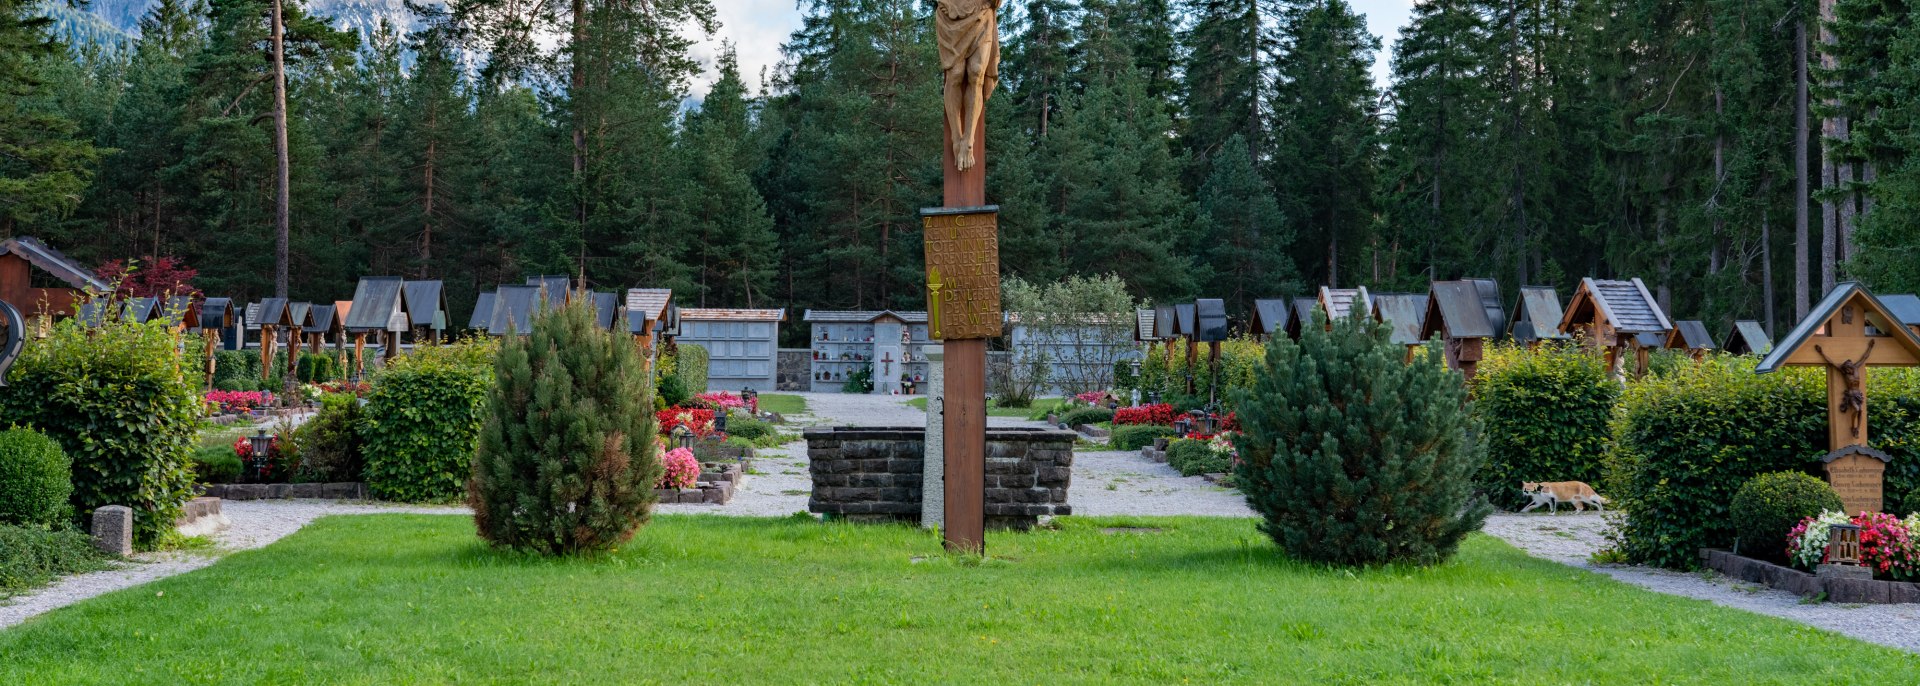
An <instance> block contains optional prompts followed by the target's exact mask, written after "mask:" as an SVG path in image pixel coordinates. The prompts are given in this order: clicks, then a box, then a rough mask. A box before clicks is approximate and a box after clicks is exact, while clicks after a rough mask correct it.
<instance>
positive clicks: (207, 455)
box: [193, 443, 243, 484]
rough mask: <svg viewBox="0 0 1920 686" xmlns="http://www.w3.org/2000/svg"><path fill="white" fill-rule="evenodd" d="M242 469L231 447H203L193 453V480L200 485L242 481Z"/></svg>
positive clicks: (224, 445)
mask: <svg viewBox="0 0 1920 686" xmlns="http://www.w3.org/2000/svg"><path fill="white" fill-rule="evenodd" d="M242 467H243V465H241V464H240V455H239V454H238V453H235V452H234V451H233V446H231V445H226V444H224V443H223V444H220V445H203V446H200V448H199V449H197V450H194V451H193V480H194V481H196V482H199V483H203V484H230V483H233V482H235V481H238V480H239V479H240V470H241V469H242Z"/></svg>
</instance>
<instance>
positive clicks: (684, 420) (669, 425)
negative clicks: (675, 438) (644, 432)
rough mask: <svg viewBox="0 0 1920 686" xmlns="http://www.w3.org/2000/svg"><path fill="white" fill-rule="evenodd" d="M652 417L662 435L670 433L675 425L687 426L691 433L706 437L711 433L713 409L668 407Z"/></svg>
mask: <svg viewBox="0 0 1920 686" xmlns="http://www.w3.org/2000/svg"><path fill="white" fill-rule="evenodd" d="M653 418H654V419H655V420H657V421H658V422H659V423H660V433H661V434H662V435H666V434H671V433H673V430H674V429H675V428H677V427H682V426H684V427H687V430H689V431H692V432H693V435H695V436H698V437H700V438H706V437H708V436H711V435H713V410H706V409H701V408H696V407H669V408H667V409H664V410H661V411H659V412H655V413H654V415H653Z"/></svg>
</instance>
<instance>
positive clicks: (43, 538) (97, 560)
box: [0, 525, 106, 598]
mask: <svg viewBox="0 0 1920 686" xmlns="http://www.w3.org/2000/svg"><path fill="white" fill-rule="evenodd" d="M104 567H106V560H105V557H104V556H102V555H101V554H100V552H99V551H98V550H95V549H94V547H93V539H92V538H91V537H89V536H87V535H86V534H84V533H81V532H79V531H75V530H72V529H69V528H65V527H60V528H53V529H45V528H40V527H29V526H11V525H0V598H5V597H8V596H11V595H13V594H14V593H18V592H20V591H24V590H27V589H29V588H33V587H35V586H40V585H42V584H45V583H47V582H49V581H52V580H53V579H54V578H56V577H60V576H65V575H68V574H77V573H80V572H88V571H93V570H96V569H102V568H104Z"/></svg>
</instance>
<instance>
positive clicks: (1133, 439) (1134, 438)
mask: <svg viewBox="0 0 1920 686" xmlns="http://www.w3.org/2000/svg"><path fill="white" fill-rule="evenodd" d="M1172 437H1173V427H1171V426H1153V425H1151V424H1129V425H1121V426H1115V427H1113V434H1112V435H1111V436H1108V437H1107V447H1108V448H1111V449H1113V450H1139V449H1141V448H1144V447H1147V446H1150V445H1153V441H1154V439H1157V438H1172Z"/></svg>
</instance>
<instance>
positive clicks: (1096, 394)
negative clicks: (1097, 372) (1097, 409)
mask: <svg viewBox="0 0 1920 686" xmlns="http://www.w3.org/2000/svg"><path fill="white" fill-rule="evenodd" d="M1109 397H1111V396H1110V395H1109V394H1108V393H1107V392H1106V391H1087V392H1085V393H1076V394H1074V396H1073V399H1074V400H1076V401H1078V402H1079V403H1080V404H1082V405H1099V404H1101V403H1104V402H1106V401H1107V398H1109Z"/></svg>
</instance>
